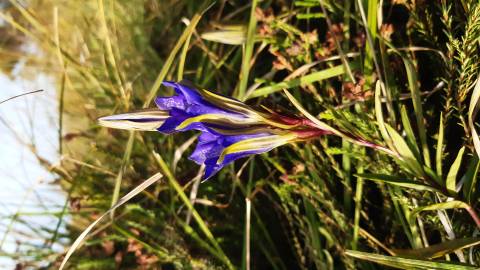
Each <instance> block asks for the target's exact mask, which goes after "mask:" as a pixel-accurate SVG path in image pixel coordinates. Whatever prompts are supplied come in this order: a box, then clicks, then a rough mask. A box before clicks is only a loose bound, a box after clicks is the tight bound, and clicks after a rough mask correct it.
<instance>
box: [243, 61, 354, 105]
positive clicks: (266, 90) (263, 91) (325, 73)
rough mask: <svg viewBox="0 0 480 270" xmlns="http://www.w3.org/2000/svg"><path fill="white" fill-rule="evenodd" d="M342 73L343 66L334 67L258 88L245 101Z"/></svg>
mask: <svg viewBox="0 0 480 270" xmlns="http://www.w3.org/2000/svg"><path fill="white" fill-rule="evenodd" d="M344 73H345V70H344V68H343V65H338V66H334V67H331V68H328V69H324V70H321V71H318V72H314V73H310V74H308V75H305V76H302V77H299V78H295V79H291V80H288V81H284V82H280V83H277V84H274V85H270V86H265V87H261V88H258V89H257V90H255V91H254V92H253V93H252V94H251V95H250V96H248V97H246V99H251V98H255V97H260V96H266V95H269V94H272V93H275V92H278V91H280V90H282V89H290V88H293V87H297V86H303V85H306V84H311V83H314V82H318V81H322V80H325V79H328V78H332V77H336V76H339V75H342V74H344Z"/></svg>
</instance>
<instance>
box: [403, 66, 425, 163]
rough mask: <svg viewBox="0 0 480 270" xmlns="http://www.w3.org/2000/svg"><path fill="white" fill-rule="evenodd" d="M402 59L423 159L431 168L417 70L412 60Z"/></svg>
mask: <svg viewBox="0 0 480 270" xmlns="http://www.w3.org/2000/svg"><path fill="white" fill-rule="evenodd" d="M402 59H403V63H404V64H405V70H406V71H407V78H408V86H409V88H410V93H411V95H412V101H413V109H414V111H415V116H416V120H417V127H418V133H419V137H420V143H421V145H422V151H423V159H424V161H425V164H426V165H427V166H428V167H430V153H429V150H428V145H427V132H426V129H425V125H424V123H423V109H422V101H421V99H420V90H419V89H418V85H417V82H418V80H417V74H416V70H415V68H414V67H413V64H412V62H411V61H410V60H408V59H407V58H402Z"/></svg>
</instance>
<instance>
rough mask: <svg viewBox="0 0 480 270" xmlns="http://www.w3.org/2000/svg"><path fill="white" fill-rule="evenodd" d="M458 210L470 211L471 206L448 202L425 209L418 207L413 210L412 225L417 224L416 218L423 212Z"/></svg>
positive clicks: (459, 202)
mask: <svg viewBox="0 0 480 270" xmlns="http://www.w3.org/2000/svg"><path fill="white" fill-rule="evenodd" d="M457 208H464V209H469V208H470V206H469V205H468V204H466V203H464V202H461V201H448V202H442V203H436V204H432V205H427V206H423V207H417V208H415V209H413V211H412V213H411V215H410V218H409V219H410V220H409V222H410V224H414V223H415V218H416V217H417V215H418V214H420V212H423V211H434V210H445V209H457Z"/></svg>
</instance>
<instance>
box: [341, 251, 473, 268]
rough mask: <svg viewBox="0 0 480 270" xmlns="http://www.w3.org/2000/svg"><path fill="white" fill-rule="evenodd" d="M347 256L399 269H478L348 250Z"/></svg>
mask: <svg viewBox="0 0 480 270" xmlns="http://www.w3.org/2000/svg"><path fill="white" fill-rule="evenodd" d="M345 254H346V255H347V256H351V257H353V258H356V259H361V260H366V261H370V262H375V263H378V264H381V265H386V266H390V267H394V268H398V269H437V270H476V269H478V268H477V267H473V266H468V265H463V264H455V263H448V262H436V261H430V260H415V259H408V258H403V257H394V256H385V255H379V254H373V253H367V252H361V251H354V250H347V251H346V252H345Z"/></svg>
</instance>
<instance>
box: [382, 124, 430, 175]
mask: <svg viewBox="0 0 480 270" xmlns="http://www.w3.org/2000/svg"><path fill="white" fill-rule="evenodd" d="M385 127H386V128H387V131H388V134H390V137H391V138H392V142H393V146H394V147H395V149H396V150H397V153H398V154H399V155H400V157H401V159H402V160H401V161H402V162H404V163H405V166H407V169H409V170H410V171H411V172H412V173H414V174H416V176H418V177H421V176H423V170H422V166H421V165H420V163H419V162H418V160H417V159H416V157H415V155H414V154H413V152H412V150H411V149H410V147H408V144H407V143H406V142H405V140H404V139H403V138H402V136H400V134H398V132H397V131H396V130H395V129H393V128H392V127H391V126H390V125H388V124H386V125H385Z"/></svg>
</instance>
